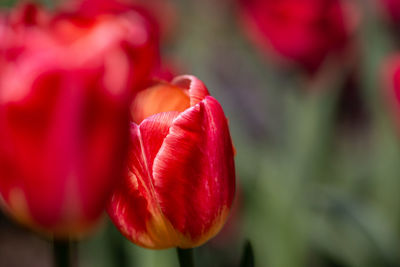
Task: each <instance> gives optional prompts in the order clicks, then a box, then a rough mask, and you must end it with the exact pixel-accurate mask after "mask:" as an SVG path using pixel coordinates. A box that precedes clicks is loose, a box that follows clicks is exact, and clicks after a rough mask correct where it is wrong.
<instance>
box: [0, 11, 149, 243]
mask: <svg viewBox="0 0 400 267" xmlns="http://www.w3.org/2000/svg"><path fill="white" fill-rule="evenodd" d="M22 9H24V10H25V11H24V12H22V15H21V14H20V10H16V11H14V12H15V13H13V14H11V15H9V16H8V18H7V19H6V20H5V22H4V23H3V24H2V26H1V27H0V35H1V36H2V37H3V39H2V40H3V42H2V43H1V44H0V202H1V204H2V205H1V206H2V207H3V208H4V209H5V211H6V212H7V213H8V214H10V215H11V216H12V217H14V218H15V219H16V220H18V221H20V222H22V223H23V224H25V225H27V226H29V227H30V228H33V229H35V230H38V231H40V232H43V233H45V234H49V235H54V236H56V237H67V236H68V237H73V236H80V235H83V234H85V233H87V232H89V231H90V230H91V229H92V228H93V226H94V225H96V224H97V222H98V221H99V219H100V217H101V215H102V213H103V211H104V209H105V205H106V202H107V199H108V197H109V196H110V193H111V191H112V189H113V187H114V184H115V183H116V182H117V181H118V180H119V179H121V178H122V177H123V170H124V167H125V165H124V162H125V161H126V157H127V155H128V154H127V152H128V151H127V145H128V144H129V106H130V99H131V97H132V95H133V91H134V90H135V86H136V85H138V84H140V83H141V82H142V80H146V81H147V79H148V77H147V76H146V74H149V73H150V72H151V69H150V64H151V62H153V58H154V55H149V54H146V53H144V54H143V53H142V52H143V51H149V49H148V47H149V46H151V47H153V46H154V44H152V43H151V41H152V39H151V38H150V36H151V34H150V32H149V31H150V29H148V28H147V27H148V25H147V22H146V19H145V18H144V17H142V16H141V15H140V14H138V13H136V12H135V11H134V10H130V11H129V12H126V13H121V14H118V15H111V14H109V15H103V16H99V17H91V18H89V17H83V16H81V15H80V14H76V15H75V14H73V13H70V14H55V15H51V18H49V19H48V22H47V23H46V22H45V21H46V20H43V19H39V18H37V17H36V16H37V15H40V14H42V13H43V12H42V11H41V9H40V8H39V7H36V6H34V5H31V6H30V7H29V8H26V7H22ZM15 14H18V15H15ZM38 22H40V23H38Z"/></svg>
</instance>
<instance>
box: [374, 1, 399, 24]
mask: <svg viewBox="0 0 400 267" xmlns="http://www.w3.org/2000/svg"><path fill="white" fill-rule="evenodd" d="M379 1H380V2H381V4H382V6H383V8H385V10H386V11H387V14H388V15H389V17H390V18H391V19H392V20H393V22H394V23H396V24H399V23H400V1H398V0H379Z"/></svg>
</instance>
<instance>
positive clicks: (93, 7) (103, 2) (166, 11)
mask: <svg viewBox="0 0 400 267" xmlns="http://www.w3.org/2000/svg"><path fill="white" fill-rule="evenodd" d="M64 6H72V7H74V6H80V7H81V8H82V9H84V10H85V12H87V13H91V14H92V15H93V14H98V13H99V12H100V13H102V12H104V11H107V12H110V11H111V12H115V11H121V10H123V9H130V8H132V7H133V6H134V7H135V8H137V9H140V10H141V11H142V12H144V13H147V15H150V16H151V17H152V18H153V19H154V20H155V21H156V24H157V27H158V28H159V29H160V32H161V36H162V37H163V39H166V38H167V37H169V36H170V35H171V34H172V32H173V31H174V30H175V28H176V27H175V24H176V21H177V14H176V10H175V6H174V5H173V4H172V2H171V1H169V0H66V1H65V3H64Z"/></svg>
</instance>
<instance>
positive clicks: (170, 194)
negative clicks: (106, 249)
mask: <svg viewBox="0 0 400 267" xmlns="http://www.w3.org/2000/svg"><path fill="white" fill-rule="evenodd" d="M131 111H132V120H133V122H132V124H131V147H130V152H129V160H128V169H127V171H126V174H125V179H124V180H121V182H120V183H119V185H118V186H117V188H116V189H115V191H114V192H113V194H112V197H111V199H110V202H109V205H108V214H109V215H110V217H111V219H112V221H113V222H114V224H115V225H116V226H117V228H118V229H119V230H120V231H121V233H122V234H123V235H125V236H126V237H127V238H128V239H129V240H131V241H132V242H134V243H136V244H138V245H140V246H143V247H146V248H153V249H163V248H169V247H179V248H192V247H196V246H199V245H201V244H203V243H204V242H206V241H207V240H209V239H210V238H211V237H213V236H214V235H216V234H217V233H218V231H219V230H220V229H221V228H222V226H223V224H224V223H225V221H226V219H227V216H228V214H229V211H230V208H231V205H232V201H233V197H234V191H235V169H234V160H233V147H232V141H231V138H230V134H229V129H228V123H227V119H226V117H225V115H224V112H223V110H222V108H221V106H220V104H219V103H218V101H217V100H215V99H214V98H213V97H211V96H209V93H208V90H207V88H206V87H205V85H204V84H203V83H202V82H201V81H200V80H198V79H197V78H195V77H193V76H180V77H177V78H175V79H174V80H173V81H172V82H171V83H166V82H160V83H158V84H155V85H154V86H151V87H150V88H148V89H146V90H144V91H142V92H140V93H139V94H138V95H137V97H136V98H135V100H134V101H133V104H132V107H131Z"/></svg>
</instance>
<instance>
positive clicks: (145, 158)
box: [108, 112, 179, 248]
mask: <svg viewBox="0 0 400 267" xmlns="http://www.w3.org/2000/svg"><path fill="white" fill-rule="evenodd" d="M178 114H179V112H164V113H159V114H156V115H153V116H151V117H149V118H147V119H145V120H144V121H143V122H142V123H141V124H140V125H139V126H138V125H137V124H135V123H132V127H131V141H132V143H131V149H130V155H129V160H128V172H127V174H126V177H125V179H123V181H121V183H120V184H119V185H118V186H117V188H116V190H115V191H114V192H113V195H112V197H111V201H110V203H109V206H108V213H109V215H110V217H111V219H112V221H113V222H114V223H115V225H116V226H117V227H118V229H119V230H120V231H121V232H122V234H124V235H125V236H126V237H127V238H128V239H130V240H132V241H133V242H135V243H136V244H139V245H141V246H144V247H151V248H155V247H156V248H165V247H169V246H172V245H173V244H172V243H171V242H172V241H171V240H173V238H172V237H170V236H171V235H172V236H173V235H174V230H173V229H170V227H169V226H168V225H166V224H165V223H166V222H165V220H164V218H163V215H162V213H161V210H160V208H159V204H158V200H157V198H156V195H155V192H154V186H153V176H152V171H151V170H152V166H153V161H154V157H155V155H156V154H157V152H158V150H159V148H160V147H161V145H162V142H163V140H164V138H165V136H166V135H167V134H168V132H169V128H170V126H171V124H172V121H173V119H174V118H175V117H176V116H177V115H178Z"/></svg>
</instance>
